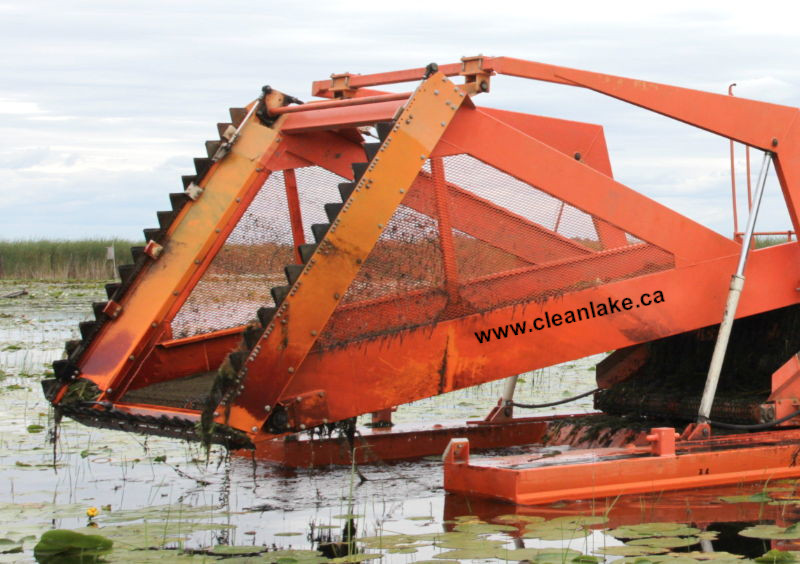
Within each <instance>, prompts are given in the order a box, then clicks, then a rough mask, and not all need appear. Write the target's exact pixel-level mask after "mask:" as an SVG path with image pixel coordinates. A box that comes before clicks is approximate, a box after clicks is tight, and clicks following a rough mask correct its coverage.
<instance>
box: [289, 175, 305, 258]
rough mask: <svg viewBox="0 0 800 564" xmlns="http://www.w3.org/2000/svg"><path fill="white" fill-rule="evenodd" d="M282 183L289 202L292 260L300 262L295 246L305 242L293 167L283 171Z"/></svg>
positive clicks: (298, 252)
mask: <svg viewBox="0 0 800 564" xmlns="http://www.w3.org/2000/svg"><path fill="white" fill-rule="evenodd" d="M283 184H284V186H285V187H286V202H287V203H288V204H289V221H290V222H291V224H292V242H293V243H294V253H293V254H294V262H295V263H296V264H301V263H302V262H303V260H302V259H301V258H300V251H299V250H297V248H298V247H299V246H300V245H303V244H305V242H306V236H305V233H304V232H303V216H302V215H300V197H299V196H298V195H297V176H296V175H295V173H294V169H293V168H287V169H286V170H284V171H283Z"/></svg>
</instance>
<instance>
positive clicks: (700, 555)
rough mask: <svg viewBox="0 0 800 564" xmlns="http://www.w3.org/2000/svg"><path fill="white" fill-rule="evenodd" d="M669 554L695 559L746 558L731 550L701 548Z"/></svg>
mask: <svg viewBox="0 0 800 564" xmlns="http://www.w3.org/2000/svg"><path fill="white" fill-rule="evenodd" d="M667 556H682V557H685V558H693V559H695V560H739V559H741V558H744V556H739V555H738V554H731V553H730V552H724V551H723V552H700V551H699V550H694V551H692V552H669V553H667Z"/></svg>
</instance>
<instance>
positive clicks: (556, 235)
mask: <svg viewBox="0 0 800 564" xmlns="http://www.w3.org/2000/svg"><path fill="white" fill-rule="evenodd" d="M442 166H443V172H444V175H443V176H444V177H443V178H437V177H436V175H435V174H434V173H433V172H432V170H431V166H430V161H428V162H426V163H425V165H424V166H423V168H422V170H421V171H420V174H419V175H418V177H417V180H416V181H415V183H414V184H413V185H412V187H411V189H410V190H409V191H408V193H407V195H406V196H405V199H404V200H403V204H402V205H401V206H400V207H399V208H398V210H397V211H396V212H395V214H394V216H393V217H392V220H391V222H390V223H389V225H388V227H387V229H386V230H385V231H384V233H383V234H382V235H381V238H380V240H379V241H378V244H377V245H376V247H375V248H374V249H373V251H372V253H371V254H370V255H369V257H368V258H367V260H366V261H365V263H364V265H363V267H362V269H361V271H360V272H359V274H358V276H357V277H356V278H355V280H354V281H353V283H352V284H351V286H350V289H349V290H348V292H347V294H346V295H345V297H344V298H343V300H342V303H341V304H340V306H339V307H338V308H337V310H336V311H335V312H334V314H333V316H332V318H331V320H330V322H329V323H328V325H327V327H326V329H325V331H324V332H323V334H322V335H321V336H320V339H319V341H318V343H317V346H318V347H329V346H335V345H337V344H340V343H344V342H347V341H350V340H354V339H358V338H368V337H372V336H376V335H381V334H387V333H392V332H395V331H397V330H400V329H404V328H410V327H414V326H420V325H425V324H430V323H433V322H436V321H442V320H445V319H450V318H454V317H460V316H463V315H468V314H472V313H479V312H484V311H487V310H490V309H493V308H497V307H502V306H505V305H512V304H516V303H521V302H527V301H532V300H542V299H545V298H547V297H551V296H556V295H560V294H564V293H567V292H571V291H577V290H582V289H585V288H589V287H593V286H597V285H600V284H605V283H608V282H612V281H616V280H622V279H625V278H630V277H634V276H641V275H643V274H648V273H651V272H656V271H659V270H664V269H667V268H672V267H673V266H674V259H673V257H672V255H671V254H670V253H667V252H666V251H664V250H663V249H660V248H658V247H655V246H653V245H650V244H647V243H645V242H642V241H640V240H638V239H636V238H635V237H632V236H630V235H629V234H627V233H625V232H623V231H621V230H619V229H617V228H616V227H614V226H611V225H609V224H607V223H604V222H602V221H598V220H597V219H596V218H594V217H593V216H591V215H590V214H588V213H586V212H584V211H582V210H580V209H578V208H576V207H575V206H572V205H570V204H568V203H566V202H564V201H562V200H560V199H558V198H555V197H553V196H551V195H549V194H546V193H545V192H543V191H541V190H538V189H537V188H535V187H533V186H531V185H529V184H527V183H525V182H522V181H520V180H518V179H516V178H514V177H512V176H510V175H508V174H505V173H504V172H502V171H500V170H498V169H496V168H494V167H492V166H489V165H487V164H485V163H483V162H481V161H479V160H477V159H475V158H473V157H471V156H469V155H455V156H450V157H445V158H444V159H443V160H442ZM443 206H446V208H444V209H445V211H446V212H447V213H446V214H445V216H442V215H441V211H442V210H443ZM445 217H446V219H444V218H445ZM443 223H444V224H445V225H447V224H448V223H449V229H448V230H447V233H446V237H443V236H442V233H440V226H441V225H442V224H443Z"/></svg>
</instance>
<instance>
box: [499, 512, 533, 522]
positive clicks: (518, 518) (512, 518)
mask: <svg viewBox="0 0 800 564" xmlns="http://www.w3.org/2000/svg"><path fill="white" fill-rule="evenodd" d="M492 521H494V522H495V523H543V522H544V521H545V518H544V517H539V516H538V515H515V514H513V513H512V514H507V515H498V516H497V517H493V518H492Z"/></svg>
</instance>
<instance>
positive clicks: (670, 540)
mask: <svg viewBox="0 0 800 564" xmlns="http://www.w3.org/2000/svg"><path fill="white" fill-rule="evenodd" d="M699 542H700V539H699V538H697V537H651V538H646V539H633V540H629V541H628V542H627V543H625V544H627V545H628V546H652V547H654V548H679V547H681V546H692V545H694V544H697V543H699Z"/></svg>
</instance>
